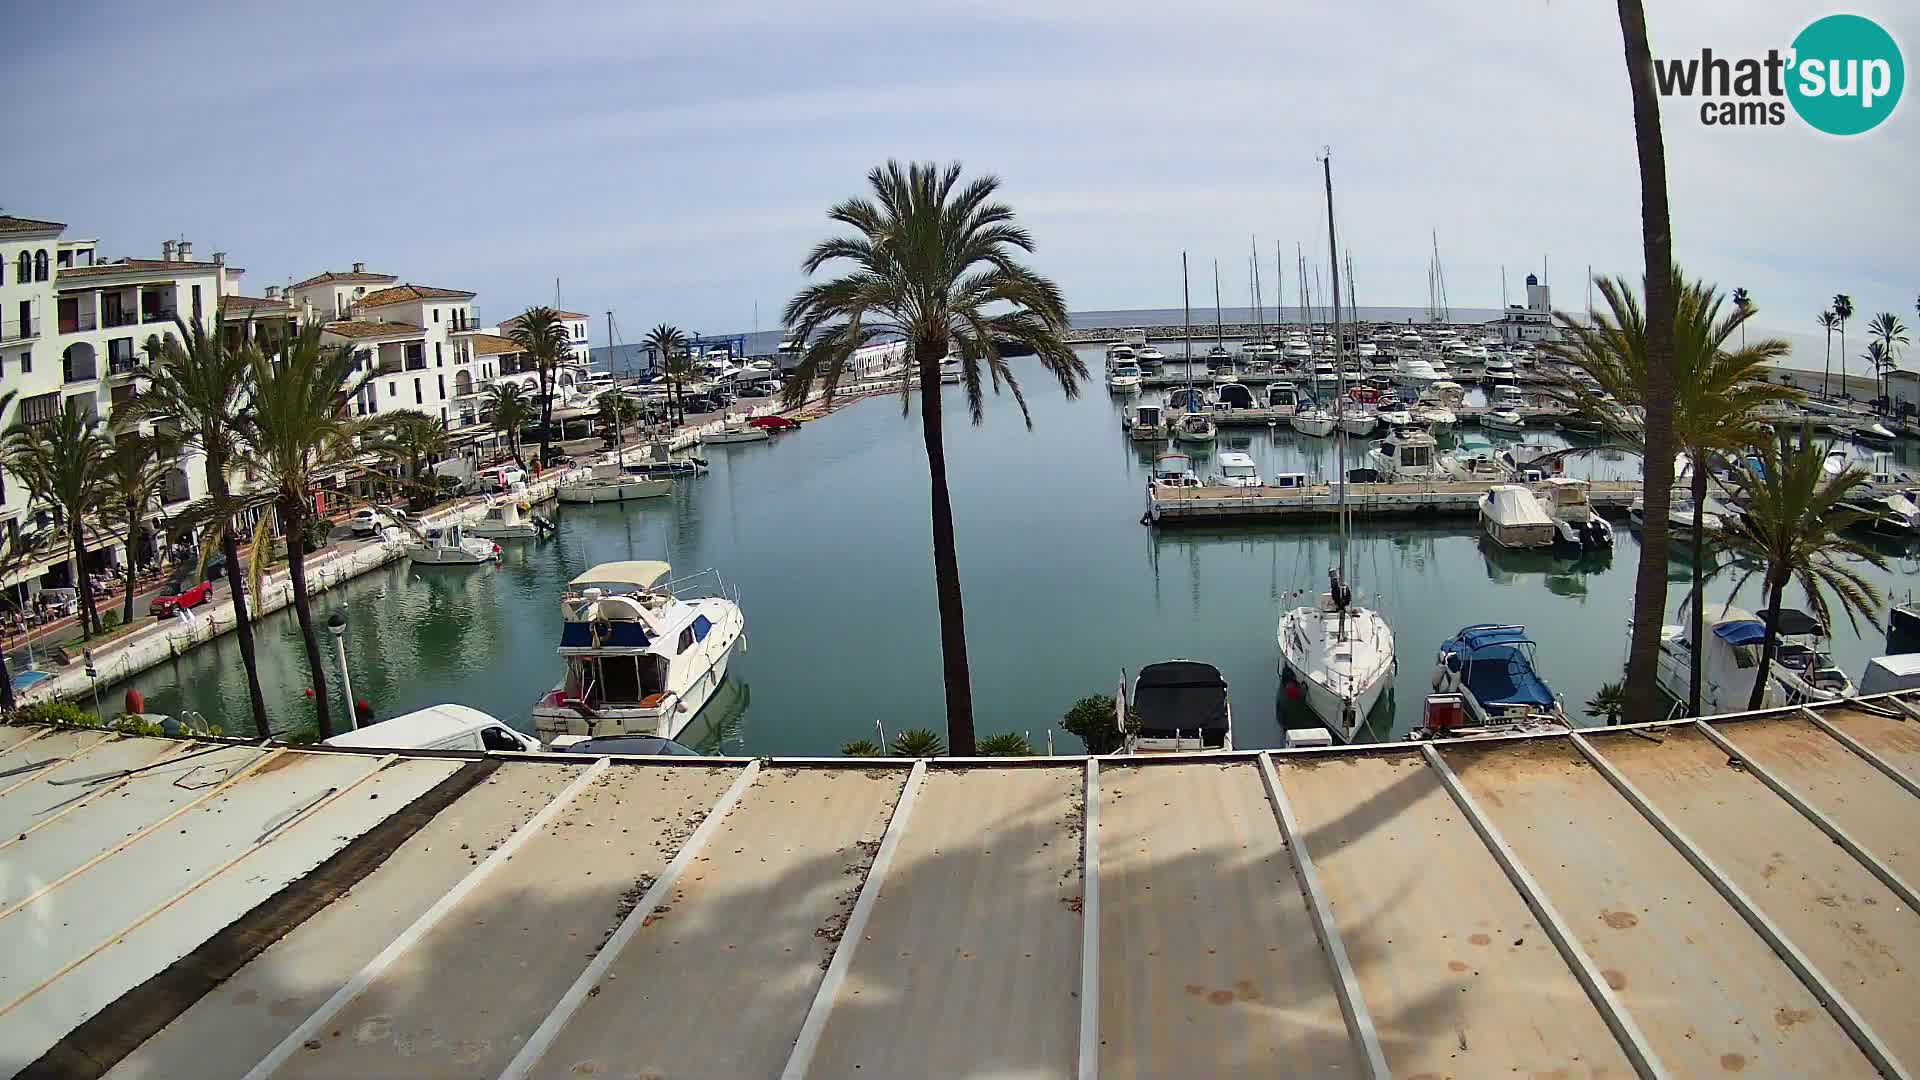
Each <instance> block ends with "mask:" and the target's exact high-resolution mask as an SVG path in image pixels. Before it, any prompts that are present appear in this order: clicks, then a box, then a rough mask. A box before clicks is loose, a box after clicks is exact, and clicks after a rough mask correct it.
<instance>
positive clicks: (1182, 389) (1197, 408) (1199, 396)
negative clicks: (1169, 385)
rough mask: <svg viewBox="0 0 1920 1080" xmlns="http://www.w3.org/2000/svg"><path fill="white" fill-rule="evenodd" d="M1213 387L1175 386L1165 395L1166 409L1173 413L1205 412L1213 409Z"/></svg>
mask: <svg viewBox="0 0 1920 1080" xmlns="http://www.w3.org/2000/svg"><path fill="white" fill-rule="evenodd" d="M1213 401H1214V398H1213V387H1211V386H1176V387H1174V389H1173V392H1172V393H1170V394H1168V395H1167V408H1168V409H1169V410H1171V411H1173V412H1207V411H1209V410H1211V409H1212V408H1213Z"/></svg>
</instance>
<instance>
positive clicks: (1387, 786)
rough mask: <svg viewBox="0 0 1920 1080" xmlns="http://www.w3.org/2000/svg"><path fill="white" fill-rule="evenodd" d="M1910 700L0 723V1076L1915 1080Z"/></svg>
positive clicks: (1919, 801) (1918, 823)
mask: <svg viewBox="0 0 1920 1080" xmlns="http://www.w3.org/2000/svg"><path fill="white" fill-rule="evenodd" d="M1916 703H1920V696H1910V697H1908V698H1907V699H1906V700H1904V701H1902V700H1898V699H1895V698H1892V697H1881V698H1872V699H1865V700H1862V701H1860V702H1849V703H1844V704H1836V705H1832V706H1822V707H1821V709H1820V711H1819V712H1818V713H1814V712H1810V711H1808V710H1777V711H1774V712H1771V713H1761V714H1750V715H1743V716H1739V717H1724V718H1716V719H1715V720H1714V721H1713V722H1712V723H1710V724H1707V723H1695V722H1690V721H1680V722H1672V723H1663V724H1648V725H1638V726H1634V727H1627V728H1612V729H1588V730H1585V731H1581V732H1578V733H1574V734H1563V735H1541V736H1525V737H1514V738H1505V739H1490V740H1483V741H1474V742H1464V741H1462V742H1447V743H1438V744H1395V745H1383V746H1377V747H1358V748H1351V749H1347V748H1341V749H1330V750H1315V751H1275V752H1256V751H1245V752H1233V753H1227V754H1205V755H1201V754H1193V755H1166V756H1153V757H1141V758H1101V759H1091V760H1089V759H1084V758H1082V759H1069V758H1040V759H1030V760H1025V761H1007V760H1004V759H972V760H967V761H958V760H934V761H931V762H904V761H895V760H872V761H863V760H848V759H834V760H808V761H791V762H781V761H764V760H761V761H749V760H740V759H720V758H679V759H660V758H645V759H631V760H623V759H608V758H600V759H597V760H596V759H591V758H583V759H580V760H567V759H565V758H563V757H547V756H539V755H535V756H526V755H500V754H496V755H479V754H443V755H413V756H408V755H393V754H388V755H382V754H377V753H366V752H358V753H356V752H348V751H331V750H325V749H315V750H304V749H284V748H262V747H256V746H245V745H237V744H209V743H177V742H169V741H164V740H156V739H144V738H125V737H120V736H114V735H106V734H103V733H101V732H97V731H74V730H53V729H33V728H0V954H4V955H5V956H7V958H8V960H7V963H6V965H4V966H3V968H0V1075H4V1074H11V1073H14V1072H15V1071H21V1072H22V1074H23V1075H30V1076H56V1075H57V1076H63V1077H71V1076H99V1075H105V1074H110V1075H112V1076H113V1077H116V1078H121V1080H132V1078H145V1077H176V1076H206V1077H243V1076H244V1077H261V1078H264V1077H269V1076H272V1077H281V1078H290V1077H335V1076H397V1075H408V1076H423V1075H439V1076H454V1075H457V1076H485V1077H520V1076H634V1075H662V1076H684V1075H709V1076H720V1075H725V1076H734V1075H741V1076H771V1075H776V1074H779V1075H784V1076H790V1077H798V1076H805V1075H811V1076H848V1075H870V1076H897V1075H916V1076H918V1075H927V1076H959V1075H971V1076H989V1075H991V1076H1016V1075H1017V1076H1078V1077H1093V1076H1097V1075H1099V1074H1100V1073H1102V1072H1105V1073H1109V1074H1111V1075H1115V1076H1120V1075H1128V1076H1132V1075H1160V1076H1189V1075H1192V1076H1198V1075H1205V1076H1239V1075H1249V1076H1251V1075H1260V1076H1267V1075H1271V1074H1274V1073H1275V1072H1278V1073H1281V1074H1283V1075H1300V1076H1348V1077H1381V1076H1387V1075H1393V1076H1400V1077H1413V1076H1422V1075H1431V1076H1463V1077H1471V1076H1495V1075H1498V1076H1507V1075H1523V1076H1526V1075H1548V1076H1565V1077H1574V1076H1599V1075H1607V1076H1616V1077H1618V1076H1628V1075H1634V1074H1638V1075H1640V1076H1643V1077H1657V1076H1676V1077H1677V1076H1707V1075H1715V1076H1717V1075H1725V1074H1738V1073H1746V1074H1749V1075H1759V1076H1821V1077H1829V1076H1866V1075H1872V1074H1874V1073H1875V1072H1876V1071H1878V1072H1880V1073H1881V1074H1883V1075H1888V1076H1907V1075H1913V1074H1914V1073H1913V1070H1915V1069H1920V1021H1916V1020H1915V1018H1914V1014H1913V1010H1912V1005H1911V1002H1912V1001H1913V1000H1914V999H1915V996H1916V991H1920V914H1916V910H1915V908H1916V900H1917V898H1916V897H1915V895H1914V893H1913V888H1912V884H1911V883H1912V882H1914V881H1916V880H1920V849H1916V848H1915V846H1914V845H1913V843H1912V840H1911V838H1912V837H1913V836H1914V835H1916V834H1917V833H1920V707H1916ZM143 767H144V768H145V771H138V772H132V773H128V772H127V771H126V770H130V769H141V768H143ZM1169 807H1177V808H1179V810H1180V812H1178V813H1169V812H1167V811H1168V808H1169Z"/></svg>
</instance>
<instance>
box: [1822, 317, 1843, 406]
mask: <svg viewBox="0 0 1920 1080" xmlns="http://www.w3.org/2000/svg"><path fill="white" fill-rule="evenodd" d="M1817 321H1818V322H1819V324H1820V329H1822V330H1825V331H1826V332H1827V367H1826V370H1825V371H1824V372H1823V373H1822V374H1821V376H1820V396H1821V397H1832V396H1833V332H1834V331H1835V330H1838V329H1840V316H1838V315H1835V314H1834V313H1833V309H1832V308H1828V309H1827V310H1825V311H1823V312H1821V313H1820V318H1819V319H1818V320H1817Z"/></svg>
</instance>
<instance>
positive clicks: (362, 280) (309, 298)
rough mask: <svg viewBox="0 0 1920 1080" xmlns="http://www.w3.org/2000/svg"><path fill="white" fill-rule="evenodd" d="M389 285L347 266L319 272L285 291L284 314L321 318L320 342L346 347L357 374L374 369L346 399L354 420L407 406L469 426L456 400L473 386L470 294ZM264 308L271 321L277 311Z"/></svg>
mask: <svg viewBox="0 0 1920 1080" xmlns="http://www.w3.org/2000/svg"><path fill="white" fill-rule="evenodd" d="M395 280H396V279H395V278H394V276H393V275H391V274H376V273H369V272H368V271H367V268H366V264H365V263H354V264H353V269H352V270H349V271H345V272H339V271H327V272H325V273H322V274H318V275H315V276H314V277H310V278H308V279H306V280H305V281H302V282H299V283H298V284H295V285H292V286H289V287H288V289H287V296H286V297H285V302H286V309H285V310H287V311H289V312H291V313H293V317H294V318H296V319H313V318H319V319H324V320H326V322H325V327H324V333H323V335H322V340H323V341H325V342H327V343H328V344H335V345H339V344H344V345H349V346H351V347H353V349H354V351H355V353H356V355H357V356H358V357H359V359H360V365H361V366H360V368H359V369H358V370H366V371H373V372H375V377H374V378H373V379H372V380H370V381H369V382H368V383H367V384H366V386H365V387H364V388H362V390H361V392H360V395H359V397H358V398H356V399H355V401H354V415H356V416H378V415H381V414H383V413H390V412H394V411H396V410H401V409H411V410H413V411H415V412H421V413H425V414H426V415H428V416H432V417H436V418H438V419H440V420H442V421H444V422H445V423H446V425H447V427H448V428H449V429H452V430H459V429H460V428H462V427H465V426H468V425H470V424H472V423H474V422H475V421H476V419H477V417H476V415H475V413H474V410H472V409H464V408H462V407H461V406H460V403H459V399H460V398H461V397H462V396H463V395H466V394H469V393H471V392H472V388H473V385H474V370H475V365H474V352H473V346H472V341H471V339H472V337H473V336H474V335H475V334H477V333H478V332H479V330H480V328H479V326H478V324H477V322H476V320H475V316H474V311H473V295H474V294H473V293H471V292H468V291H466V290H463V289H442V288H436V287H434V286H430V285H414V284H410V283H408V284H394V282H395ZM269 292H271V290H269ZM263 299H270V300H276V301H277V300H281V299H282V298H281V297H279V296H277V295H275V296H271V297H268V298H263ZM271 310H272V311H273V312H274V314H275V315H276V317H277V316H278V315H279V314H280V313H281V311H282V309H281V308H279V307H275V308H273V309H271Z"/></svg>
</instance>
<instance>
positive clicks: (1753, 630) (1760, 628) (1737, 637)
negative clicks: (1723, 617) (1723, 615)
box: [1713, 619, 1767, 645]
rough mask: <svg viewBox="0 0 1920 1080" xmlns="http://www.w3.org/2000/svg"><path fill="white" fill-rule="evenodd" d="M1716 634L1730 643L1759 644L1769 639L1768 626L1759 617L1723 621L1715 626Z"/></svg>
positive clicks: (1714, 631)
mask: <svg viewBox="0 0 1920 1080" xmlns="http://www.w3.org/2000/svg"><path fill="white" fill-rule="evenodd" d="M1713 633H1714V636H1716V637H1718V638H1719V639H1720V640H1721V641H1724V642H1726V643H1727V644H1729V645H1758V644H1760V643H1761V642H1763V641H1765V640H1766V639H1767V627H1766V624H1765V623H1762V622H1761V621H1760V620H1758V619H1740V620H1737V621H1734V622H1723V623H1720V624H1718V625H1717V626H1715V627H1714V628H1713Z"/></svg>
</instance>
